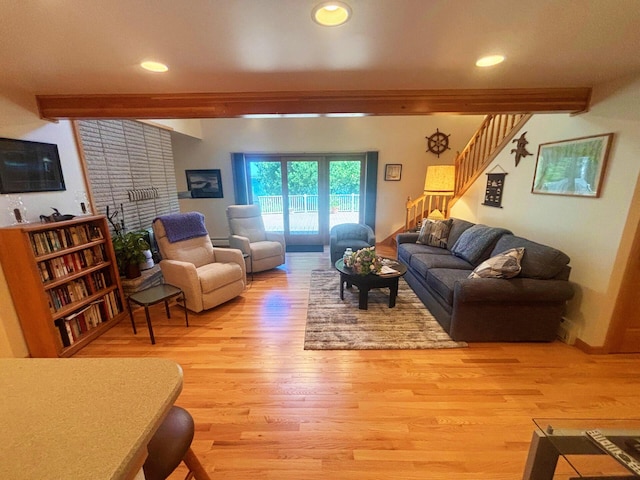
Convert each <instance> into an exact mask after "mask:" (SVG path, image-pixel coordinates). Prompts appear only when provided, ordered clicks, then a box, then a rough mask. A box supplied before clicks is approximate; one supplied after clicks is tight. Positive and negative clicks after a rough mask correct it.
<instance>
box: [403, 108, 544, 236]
mask: <svg viewBox="0 0 640 480" xmlns="http://www.w3.org/2000/svg"><path fill="white" fill-rule="evenodd" d="M531 116H532V114H530V113H515V114H501V115H487V116H486V117H485V119H484V120H483V122H482V124H481V125H480V127H479V128H478V130H477V131H476V133H475V134H474V135H473V137H471V140H469V143H467V146H466V147H464V150H462V152H460V153H459V154H458V156H457V157H456V159H455V166H456V181H455V193H454V196H453V198H451V199H450V200H449V202H448V205H447V198H448V197H443V196H441V195H422V196H421V197H419V198H416V199H415V200H411V197H409V198H408V199H407V205H406V217H405V218H406V220H405V228H404V229H405V231H407V230H412V229H414V228H416V226H417V225H418V224H419V223H420V221H421V220H422V219H423V218H425V217H427V216H428V215H429V213H431V211H432V210H433V209H434V208H437V209H439V210H441V211H442V212H443V213H444V214H445V216H447V211H448V209H449V208H451V207H452V206H453V205H454V204H455V203H456V201H457V200H458V199H459V198H460V197H462V195H464V193H465V192H466V191H467V190H468V189H469V187H471V185H473V183H474V182H475V181H476V179H477V178H478V177H479V176H480V175H481V174H482V172H483V171H484V170H485V169H486V168H487V166H488V165H489V164H490V163H491V162H492V161H493V160H494V159H495V158H496V156H497V155H498V153H500V152H501V151H502V149H503V148H505V147H506V146H507V145H508V144H509V142H510V141H511V140H512V139H513V137H514V136H515V134H516V133H517V132H518V131H519V130H520V128H522V126H523V125H524V124H525V123H527V121H528V120H529V119H530V118H531ZM393 238H395V234H394V235H393Z"/></svg>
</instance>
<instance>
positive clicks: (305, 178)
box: [244, 154, 365, 246]
mask: <svg viewBox="0 0 640 480" xmlns="http://www.w3.org/2000/svg"><path fill="white" fill-rule="evenodd" d="M244 158H245V161H246V164H245V165H246V170H247V178H248V187H249V188H248V190H249V192H248V197H249V198H248V201H249V203H258V204H260V207H261V210H262V217H263V219H264V221H265V228H266V229H267V231H278V232H283V233H284V235H285V240H286V242H287V245H292V246H295V245H307V246H308V245H317V246H322V245H325V244H328V242H329V231H330V228H331V227H332V226H334V225H336V224H338V223H347V222H355V223H358V222H361V221H362V218H361V211H362V208H361V202H362V198H363V195H362V185H363V181H362V180H363V172H364V168H363V164H364V158H365V156H364V154H346V155H339V154H332V155H253V154H247V155H245V157H244Z"/></svg>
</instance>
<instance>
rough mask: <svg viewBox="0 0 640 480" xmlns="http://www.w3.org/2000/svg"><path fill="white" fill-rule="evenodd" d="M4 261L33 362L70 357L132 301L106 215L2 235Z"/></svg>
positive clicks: (14, 229) (119, 316)
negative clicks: (128, 298)
mask: <svg viewBox="0 0 640 480" xmlns="http://www.w3.org/2000/svg"><path fill="white" fill-rule="evenodd" d="M0 261H1V262H2V268H3V270H4V274H5V277H6V280H7V285H8V287H9V291H10V292H11V297H12V299H13V304H14V306H15V310H16V313H17V314H18V318H19V320H20V324H21V325H22V332H23V334H24V338H25V340H26V342H27V346H28V348H29V352H30V354H31V356H32V357H68V356H71V355H73V354H74V353H75V352H77V351H78V350H80V349H81V348H82V347H84V346H85V345H87V344H88V343H89V342H91V341H92V340H93V339H94V338H96V337H98V336H100V335H101V334H102V333H104V332H105V331H106V330H107V329H109V328H111V327H112V326H113V325H115V324H116V323H118V322H119V321H120V320H122V318H124V316H126V312H125V308H124V307H125V302H124V295H123V292H122V285H121V283H120V276H119V274H118V267H117V263H116V258H115V252H114V251H113V244H112V243H111V236H110V234H109V228H108V224H107V219H106V217H105V216H104V215H95V216H82V217H76V218H74V219H72V220H67V221H63V222H52V223H27V224H20V225H16V226H13V227H6V228H0Z"/></svg>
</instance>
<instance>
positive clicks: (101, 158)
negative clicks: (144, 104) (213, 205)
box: [77, 120, 180, 231]
mask: <svg viewBox="0 0 640 480" xmlns="http://www.w3.org/2000/svg"><path fill="white" fill-rule="evenodd" d="M77 127H78V132H79V137H80V141H81V144H82V149H83V151H84V158H85V161H86V164H87V171H88V175H89V183H90V184H91V191H92V193H93V199H94V205H93V212H94V213H100V214H106V210H107V206H109V211H110V213H113V211H114V210H115V209H118V210H120V205H121V204H122V208H123V210H124V220H125V228H126V230H127V231H129V230H138V229H147V228H150V227H151V222H152V221H153V219H154V218H155V217H157V216H158V215H164V214H167V213H176V212H179V211H180V208H179V205H178V194H177V190H176V178H175V168H174V164H173V152H172V149H171V134H170V132H168V131H167V130H163V129H161V128H158V127H154V126H151V125H147V124H143V123H140V122H136V121H134V120H80V121H78V122H77ZM150 192H152V194H150ZM150 197H151V198H150ZM121 218H122V213H119V214H118V217H117V219H118V220H120V219H121Z"/></svg>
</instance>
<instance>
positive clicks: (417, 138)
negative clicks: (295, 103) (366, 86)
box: [172, 116, 484, 240]
mask: <svg viewBox="0 0 640 480" xmlns="http://www.w3.org/2000/svg"><path fill="white" fill-rule="evenodd" d="M483 118H484V117H483V116H458V117H452V116H425V117H415V116H408V117H364V118H324V117H322V118H298V119H281V118H278V119H209V120H203V121H202V138H203V140H202V141H199V140H194V139H192V138H187V137H184V136H181V135H176V134H172V137H173V148H174V151H173V156H174V162H175V165H176V177H177V188H178V191H179V192H180V191H186V190H187V185H186V178H185V173H184V171H185V170H187V169H202V168H219V169H221V174H222V185H223V193H224V198H222V199H185V200H180V209H181V211H191V210H198V211H200V212H202V213H204V215H205V217H206V219H207V220H206V221H207V228H208V229H209V232H210V234H211V236H212V237H217V238H226V237H227V236H228V234H229V229H228V227H227V219H226V214H225V209H226V207H227V206H228V205H232V204H233V203H235V202H234V196H233V174H232V171H231V152H245V153H252V152H254V153H255V152H260V153H303V152H306V153H329V152H364V151H378V152H379V159H378V199H377V212H376V237H377V238H378V239H379V240H383V239H385V238H386V237H387V236H389V235H391V234H392V233H394V232H395V231H396V230H398V229H399V228H401V227H403V226H404V212H405V203H406V201H407V196H409V195H410V196H411V197H412V198H416V197H418V196H420V195H422V190H423V187H424V177H425V173H426V170H427V165H435V164H451V163H453V159H454V158H455V154H456V151H460V150H462V149H463V148H464V147H465V145H466V144H467V142H468V141H469V139H470V138H471V135H473V133H474V132H475V131H476V129H477V128H478V126H479V125H480V123H481V122H482V119H483ZM436 128H437V129H439V130H440V131H441V132H444V133H445V134H450V135H451V136H450V137H449V140H450V147H451V150H449V151H447V152H446V153H444V154H442V155H440V158H438V157H436V155H434V154H432V153H429V152H426V145H427V142H426V139H425V137H426V136H428V135H432V134H433V133H435V131H436ZM386 163H401V164H402V178H401V180H400V181H399V182H385V181H384V166H385V164H386Z"/></svg>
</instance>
